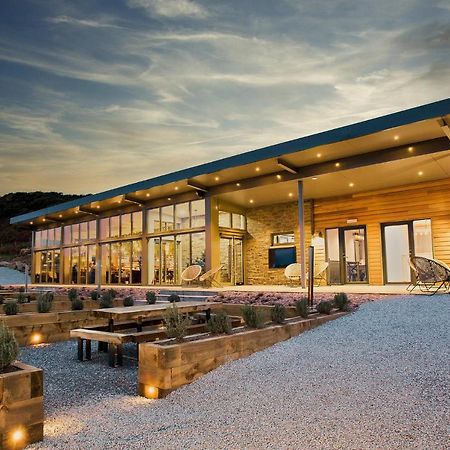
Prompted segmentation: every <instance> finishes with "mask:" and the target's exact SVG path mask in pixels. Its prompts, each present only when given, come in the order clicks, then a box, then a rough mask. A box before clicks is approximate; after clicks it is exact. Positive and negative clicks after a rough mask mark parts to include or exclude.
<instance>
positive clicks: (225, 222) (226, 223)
mask: <svg viewBox="0 0 450 450" xmlns="http://www.w3.org/2000/svg"><path fill="white" fill-rule="evenodd" d="M219 227H226V228H231V213H229V212H226V211H219Z"/></svg>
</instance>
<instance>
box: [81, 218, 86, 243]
mask: <svg viewBox="0 0 450 450" xmlns="http://www.w3.org/2000/svg"><path fill="white" fill-rule="evenodd" d="M87 240H88V224H87V222H82V223H80V242H85V241H87Z"/></svg>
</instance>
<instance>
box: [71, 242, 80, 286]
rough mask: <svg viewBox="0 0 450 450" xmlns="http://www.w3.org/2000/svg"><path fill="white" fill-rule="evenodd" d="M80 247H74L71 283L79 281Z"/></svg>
mask: <svg viewBox="0 0 450 450" xmlns="http://www.w3.org/2000/svg"><path fill="white" fill-rule="evenodd" d="M79 256H80V252H79V248H78V247H72V262H71V265H72V269H71V270H72V275H71V283H72V284H77V283H78V274H79V272H80V264H79Z"/></svg>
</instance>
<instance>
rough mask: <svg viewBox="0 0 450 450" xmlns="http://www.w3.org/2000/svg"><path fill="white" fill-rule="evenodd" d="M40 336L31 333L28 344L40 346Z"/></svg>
mask: <svg viewBox="0 0 450 450" xmlns="http://www.w3.org/2000/svg"><path fill="white" fill-rule="evenodd" d="M42 340H43V339H42V334H40V333H33V334H32V335H31V337H30V342H31V343H32V344H33V345H37V344H42Z"/></svg>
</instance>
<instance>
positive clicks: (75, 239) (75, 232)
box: [72, 223, 80, 244]
mask: <svg viewBox="0 0 450 450" xmlns="http://www.w3.org/2000/svg"><path fill="white" fill-rule="evenodd" d="M79 242H80V224H79V223H74V224H73V225H72V244H78V243H79Z"/></svg>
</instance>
